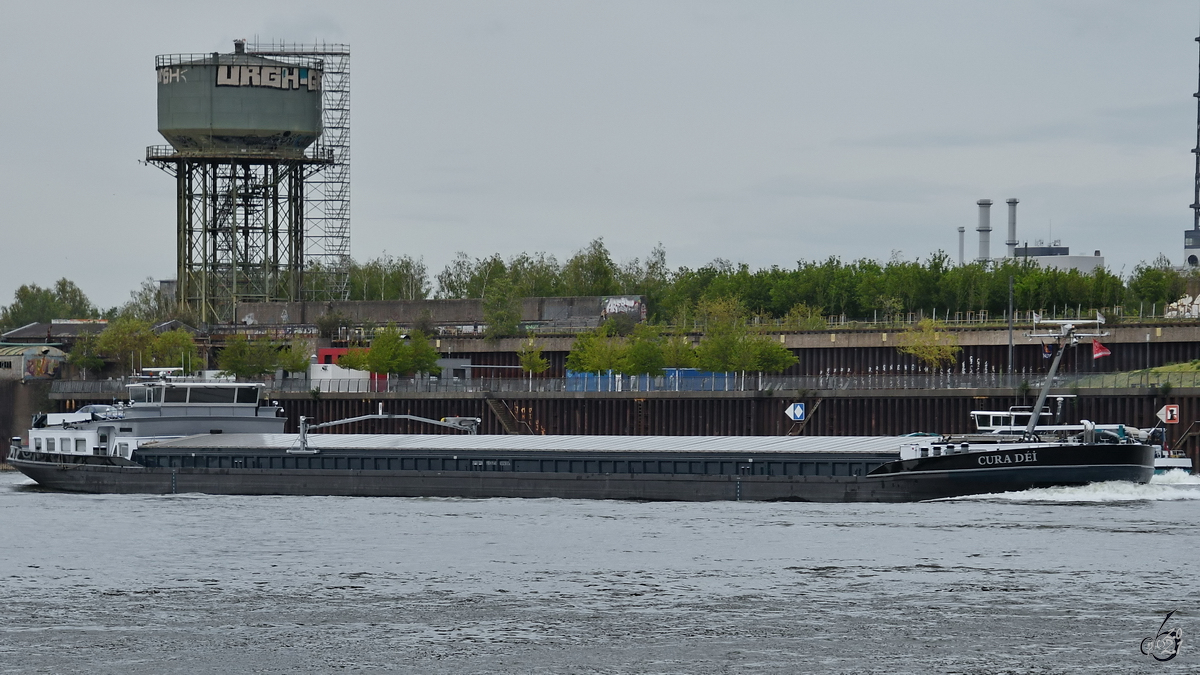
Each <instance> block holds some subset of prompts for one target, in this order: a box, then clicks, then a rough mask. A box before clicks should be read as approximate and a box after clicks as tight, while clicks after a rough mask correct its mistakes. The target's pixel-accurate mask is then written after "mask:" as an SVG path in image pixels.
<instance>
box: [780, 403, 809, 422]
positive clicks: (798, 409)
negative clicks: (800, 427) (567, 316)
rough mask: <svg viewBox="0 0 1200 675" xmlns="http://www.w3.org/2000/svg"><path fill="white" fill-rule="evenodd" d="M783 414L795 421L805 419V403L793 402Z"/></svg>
mask: <svg viewBox="0 0 1200 675" xmlns="http://www.w3.org/2000/svg"><path fill="white" fill-rule="evenodd" d="M783 414H784V415H786V416H787V418H788V419H790V420H791V421H793V422H803V421H804V404H803V403H793V404H791V405H789V406H788V407H787V408H785V409H784V411H783Z"/></svg>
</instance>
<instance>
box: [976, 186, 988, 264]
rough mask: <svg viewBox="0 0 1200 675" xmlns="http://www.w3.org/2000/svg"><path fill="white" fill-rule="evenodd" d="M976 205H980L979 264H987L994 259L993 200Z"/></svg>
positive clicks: (980, 201)
mask: <svg viewBox="0 0 1200 675" xmlns="http://www.w3.org/2000/svg"><path fill="white" fill-rule="evenodd" d="M975 203H976V204H978V205H979V227H976V228H975V231H976V232H978V233H979V262H987V261H989V260H991V259H992V200H990V199H980V200H979V201H977V202H975Z"/></svg>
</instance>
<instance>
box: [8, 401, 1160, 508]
mask: <svg viewBox="0 0 1200 675" xmlns="http://www.w3.org/2000/svg"><path fill="white" fill-rule="evenodd" d="M130 390H131V402H130V403H129V404H128V405H125V406H121V407H118V408H114V409H112V410H108V411H105V412H103V413H90V414H88V415H87V417H86V419H79V418H78V417H77V418H76V419H64V420H62V421H60V422H58V423H51V420H50V419H49V418H44V419H39V420H35V424H34V425H33V428H32V429H30V431H29V443H28V444H27V445H22V444H20V443H19V442H15V443H14V444H13V446H12V447H11V448H10V451H9V462H10V463H11V464H12V465H13V466H14V467H15V468H17V469H18V470H20V471H21V472H23V473H24V474H25V475H27V476H29V477H30V478H32V479H34V480H35V481H36V482H37V483H38V484H39V485H41V486H42V487H45V488H50V489H56V490H69V491H77V492H94V493H156V494H170V493H183V492H201V493H210V494H239V495H351V496H379V497H383V496H393V497H558V498H564V499H567V498H588V499H632V500H684V501H705V500H790V501H818V502H847V501H849V502H853V501H878V502H899V501H917V500H925V499H937V498H943V497H957V496H963V495H971V494H980V493H992V492H1008V491H1014V490H1024V489H1028V488H1034V487H1049V486H1056V485H1081V484H1085V483H1089V482H1096V481H1110V480H1121V481H1135V482H1147V481H1148V480H1149V479H1150V476H1151V475H1152V474H1153V470H1154V451H1153V448H1151V447H1150V446H1148V445H1144V444H1141V443H1138V442H1136V441H1135V440H1133V439H1131V438H1129V439H1117V438H1110V437H1107V436H1105V437H1096V438H1089V437H1088V436H1087V435H1086V434H1080V435H1078V436H1075V437H1072V438H1068V439H1062V440H1054V441H1045V442H1042V441H1031V440H1018V439H1012V438H1009V437H1004V436H999V435H989V436H990V437H983V435H980V436H977V437H963V438H959V439H951V438H944V437H845V436H829V437H821V436H797V437H695V436H487V435H476V434H474V433H473V431H474V429H475V426H476V424H477V422H478V420H477V418H447V419H446V420H427V421H428V422H430V423H433V424H439V425H442V426H446V427H452V428H455V429H457V430H458V431H459V433H456V434H411V435H409V434H379V435H374V434H316V433H311V432H312V431H314V430H319V428H320V427H330V426H335V425H337V424H342V423H346V422H358V421H364V420H367V419H383V420H387V419H402V418H403V419H413V418H412V417H410V416H407V415H389V414H386V413H382V412H381V413H379V414H377V415H367V416H363V417H358V418H353V419H351V420H344V421H338V422H330V423H326V424H323V425H310V424H309V423H308V420H302V422H301V430H300V433H290V434H289V433H283V424H284V421H285V418H284V417H283V416H282V413H281V411H280V409H279V408H278V407H277V406H274V405H263V404H262V402H261V401H260V400H259V391H258V389H257V388H256V387H255V386H253V385H233V384H221V383H204V382H180V381H173V380H172V381H158V382H152V383H139V384H135V385H131V386H130ZM17 441H19V439H17Z"/></svg>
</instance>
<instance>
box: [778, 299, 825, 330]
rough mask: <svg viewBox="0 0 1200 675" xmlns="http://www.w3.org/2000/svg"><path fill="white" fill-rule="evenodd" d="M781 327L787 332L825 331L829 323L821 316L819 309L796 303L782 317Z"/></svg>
mask: <svg viewBox="0 0 1200 675" xmlns="http://www.w3.org/2000/svg"><path fill="white" fill-rule="evenodd" d="M783 327H784V328H786V329H788V330H825V329H826V328H829V323H828V322H827V321H825V317H824V315H822V314H821V308H820V307H812V306H810V305H807V304H805V303H803V302H797V303H796V304H794V305H792V307H791V309H789V310H788V312H787V314H785V315H784V317H783Z"/></svg>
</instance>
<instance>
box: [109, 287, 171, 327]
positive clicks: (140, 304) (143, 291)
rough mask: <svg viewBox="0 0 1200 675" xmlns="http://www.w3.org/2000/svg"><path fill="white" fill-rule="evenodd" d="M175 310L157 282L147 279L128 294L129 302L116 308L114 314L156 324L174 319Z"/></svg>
mask: <svg viewBox="0 0 1200 675" xmlns="http://www.w3.org/2000/svg"><path fill="white" fill-rule="evenodd" d="M175 310H176V307H175V302H174V300H173V299H172V298H169V297H167V296H165V295H163V293H162V288H161V285H160V284H159V283H158V281H156V280H155V279H154V277H147V278H146V279H145V280H144V281H142V283H141V285H140V286H138V288H137V290H135V291H130V292H129V300H128V301H127V302H126V303H125V304H124V305H121V306H120V307H118V308H117V309H116V311H115V313H114V314H115V316H119V317H129V318H133V319H141V320H143V321H149V322H150V323H158V322H161V321H166V320H167V319H171V318H174V317H175V315H176V311H175Z"/></svg>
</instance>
